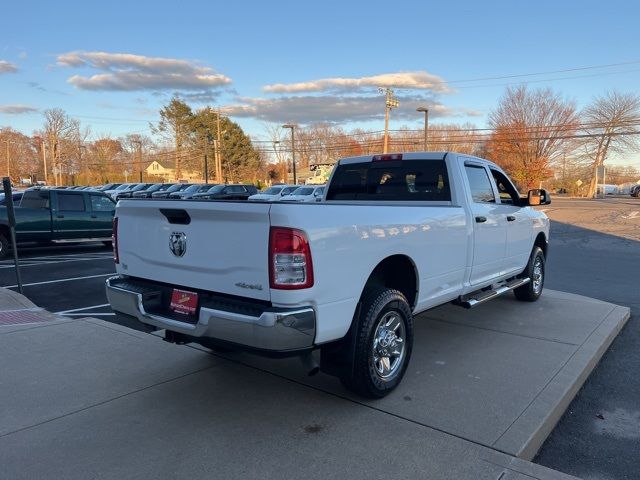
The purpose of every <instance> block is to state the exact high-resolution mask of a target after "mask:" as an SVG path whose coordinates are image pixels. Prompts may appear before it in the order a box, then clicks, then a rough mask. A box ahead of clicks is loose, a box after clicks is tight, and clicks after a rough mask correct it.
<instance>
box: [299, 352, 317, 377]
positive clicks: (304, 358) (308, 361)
mask: <svg viewBox="0 0 640 480" xmlns="http://www.w3.org/2000/svg"><path fill="white" fill-rule="evenodd" d="M300 361H301V362H302V367H303V368H304V369H305V370H306V372H307V376H309V377H313V376H314V375H316V374H317V373H318V372H319V371H320V365H318V362H317V361H316V359H315V358H313V355H312V354H311V353H310V352H309V353H306V354H304V355H301V356H300Z"/></svg>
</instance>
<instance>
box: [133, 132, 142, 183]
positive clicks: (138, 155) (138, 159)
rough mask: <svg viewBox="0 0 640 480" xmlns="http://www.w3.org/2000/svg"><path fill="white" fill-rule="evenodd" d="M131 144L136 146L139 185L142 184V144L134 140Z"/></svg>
mask: <svg viewBox="0 0 640 480" xmlns="http://www.w3.org/2000/svg"><path fill="white" fill-rule="evenodd" d="M133 143H135V144H136V145H137V146H138V148H137V151H136V156H137V163H138V170H139V171H140V183H142V142H141V141H140V140H134V141H133Z"/></svg>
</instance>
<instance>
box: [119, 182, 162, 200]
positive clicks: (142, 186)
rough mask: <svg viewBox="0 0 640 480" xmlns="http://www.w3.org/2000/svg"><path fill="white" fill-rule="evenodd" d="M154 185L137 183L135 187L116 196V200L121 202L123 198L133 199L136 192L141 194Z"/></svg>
mask: <svg viewBox="0 0 640 480" xmlns="http://www.w3.org/2000/svg"><path fill="white" fill-rule="evenodd" d="M152 185H154V184H153V183H136V184H135V185H134V186H133V187H131V188H129V189H127V190H125V191H124V192H121V193H118V194H117V195H116V200H121V199H123V198H132V197H133V194H134V193H136V192H141V191H144V190H146V189H147V188H149V187H150V186H152Z"/></svg>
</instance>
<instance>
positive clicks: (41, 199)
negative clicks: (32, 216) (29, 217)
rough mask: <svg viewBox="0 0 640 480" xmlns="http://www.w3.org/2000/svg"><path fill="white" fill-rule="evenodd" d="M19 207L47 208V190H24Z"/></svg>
mask: <svg viewBox="0 0 640 480" xmlns="http://www.w3.org/2000/svg"><path fill="white" fill-rule="evenodd" d="M20 208H49V192H43V191H39V190H31V191H28V192H25V194H24V195H23V196H22V200H21V201H20Z"/></svg>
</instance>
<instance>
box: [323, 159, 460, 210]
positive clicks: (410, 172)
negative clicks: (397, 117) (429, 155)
mask: <svg viewBox="0 0 640 480" xmlns="http://www.w3.org/2000/svg"><path fill="white" fill-rule="evenodd" d="M327 200H380V201H423V202H424V201H432V202H433V201H435V202H448V201H451V190H450V187H449V175H448V173H447V164H446V163H445V161H444V160H405V161H402V160H400V161H382V162H366V163H354V164H345V165H340V166H339V167H338V168H337V170H336V172H335V173H334V175H333V179H332V181H331V184H330V185H329V191H328V193H327Z"/></svg>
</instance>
